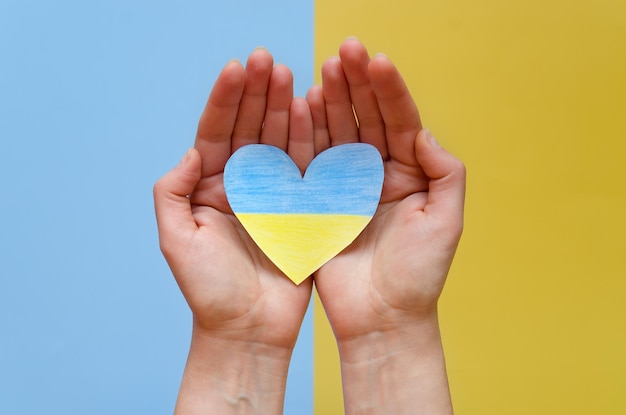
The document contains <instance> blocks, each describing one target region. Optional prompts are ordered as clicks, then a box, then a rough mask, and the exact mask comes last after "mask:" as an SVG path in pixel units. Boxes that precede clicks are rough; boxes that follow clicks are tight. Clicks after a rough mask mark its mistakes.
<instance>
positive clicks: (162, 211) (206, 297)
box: [154, 48, 313, 349]
mask: <svg viewBox="0 0 626 415" xmlns="http://www.w3.org/2000/svg"><path fill="white" fill-rule="evenodd" d="M292 96H293V77H292V74H291V72H290V71H289V69H288V68H287V67H285V66H283V65H276V66H274V64H273V58H272V56H271V55H270V54H269V53H268V52H267V51H266V50H265V49H262V48H260V49H257V50H255V51H254V52H253V53H252V54H251V55H250V57H249V58H248V61H247V63H246V66H245V68H244V67H243V66H242V64H241V63H239V62H238V61H231V62H229V63H228V64H227V65H226V66H225V67H224V69H223V70H222V72H221V74H220V75H219V77H218V79H217V81H216V83H215V85H214V88H213V90H212V92H211V94H210V97H209V99H208V102H207V104H206V107H205V109H204V112H203V113H202V116H201V119H200V122H199V125H198V132H197V137H196V141H195V145H194V148H192V149H191V150H190V151H189V152H188V153H187V154H186V155H185V157H184V158H183V160H182V161H181V163H180V164H179V165H178V166H177V167H176V168H174V169H173V170H172V171H170V172H169V173H167V174H166V175H165V176H164V177H163V178H162V179H160V180H159V181H158V182H157V184H156V185H155V188H154V196H155V207H156V213H157V221H158V227H159V238H160V243H161V249H162V251H163V253H164V256H165V258H166V260H167V262H168V264H169V265H170V268H171V269H172V272H173V274H174V276H175V278H176V281H177V283H178V285H179V287H180V289H181V291H182V293H183V295H184V296H185V299H186V300H187V302H188V304H189V306H190V308H191V310H192V312H193V316H194V330H201V331H203V332H205V333H210V335H211V336H215V337H221V338H223V339H227V340H237V341H244V342H250V343H259V344H265V345H270V346H278V347H283V348H288V349H290V348H292V347H293V345H294V344H295V341H296V338H297V335H298V331H299V328H300V324H301V322H302V319H303V317H304V314H305V312H306V308H307V305H308V302H309V298H310V294H311V286H312V282H311V279H309V280H307V281H304V282H303V283H302V284H300V285H299V286H296V285H294V284H293V283H292V282H291V281H290V280H289V279H287V278H286V277H285V276H284V275H283V274H282V273H281V272H280V271H279V270H278V269H277V268H276V267H275V266H274V265H273V264H272V263H271V262H270V261H269V260H268V259H267V258H266V257H265V255H263V253H262V252H261V251H260V250H259V249H258V247H257V246H256V245H255V243H254V242H253V241H252V240H251V239H250V237H249V236H248V234H247V233H246V232H245V231H244V229H243V228H242V227H241V224H240V223H239V221H238V220H237V219H236V218H235V216H234V215H233V212H232V211H231V210H230V208H229V206H228V203H227V200H226V196H225V193H224V185H223V172H224V166H225V164H226V161H227V160H228V158H229V157H230V155H231V154H232V153H233V152H234V151H236V150H237V149H238V148H240V147H241V146H243V145H246V144H254V143H263V144H270V145H274V146H277V147H280V148H281V149H283V150H285V151H287V152H288V154H289V155H290V156H291V157H292V158H293V159H294V160H296V162H297V164H298V166H299V167H300V169H301V170H304V169H305V168H306V165H307V164H308V162H309V161H310V159H311V158H312V157H313V145H312V141H313V131H312V120H311V115H310V110H309V107H308V104H307V102H306V101H305V100H304V99H302V98H296V99H294V98H293V97H292Z"/></svg>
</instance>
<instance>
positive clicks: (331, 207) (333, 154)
mask: <svg viewBox="0 0 626 415" xmlns="http://www.w3.org/2000/svg"><path fill="white" fill-rule="evenodd" d="M383 177H384V171H383V163H382V159H381V156H380V154H379V152H378V150H376V148H375V147H374V146H371V145H369V144H364V143H350V144H343V145H339V146H335V147H331V148H329V149H328V150H326V151H323V152H322V153H320V154H319V155H318V156H317V157H315V158H314V159H313V161H312V162H311V164H310V165H309V167H308V168H307V170H306V172H305V174H304V177H303V176H302V175H301V174H300V170H299V169H298V167H297V166H296V165H295V163H294V162H293V161H292V160H291V158H290V157H289V156H288V155H287V154H286V153H285V152H284V151H282V150H281V149H279V148H278V147H274V146H270V145H264V144H251V145H247V146H244V147H241V148H240V149H239V150H237V151H236V152H235V153H233V154H232V156H231V157H230V159H229V160H228V162H227V163H226V166H225V168H224V189H225V190H226V197H227V199H228V203H229V204H230V207H231V208H232V210H233V212H234V213H235V216H236V217H237V218H238V219H239V221H240V222H241V224H242V225H243V227H244V228H245V229H246V231H247V232H248V234H250V236H251V237H252V239H253V240H254V241H255V242H256V244H257V245H258V246H259V248H260V249H261V250H262V251H263V252H264V253H265V255H267V257H268V258H269V259H270V260H272V262H274V264H276V266H277V267H278V268H279V269H280V270H281V271H283V272H284V273H285V275H287V277H289V278H290V279H291V280H292V281H293V282H294V283H296V284H300V283H301V282H302V281H304V280H305V279H306V278H307V277H308V276H309V275H311V274H312V273H313V272H315V271H316V270H317V269H318V268H319V267H321V266H322V265H324V264H325V263H326V262H327V261H328V260H330V259H332V258H333V257H334V256H335V255H337V254H338V253H339V252H341V251H342V250H343V249H344V248H345V247H347V246H348V245H350V244H351V243H352V241H354V240H355V239H356V237H357V236H358V235H359V234H360V233H361V231H362V230H363V229H364V228H365V226H367V224H368V223H369V221H370V220H371V219H372V217H373V216H374V213H375V212H376V208H377V207H378V202H379V200H380V193H381V190H382V185H383Z"/></svg>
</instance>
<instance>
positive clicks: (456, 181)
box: [415, 129, 465, 235]
mask: <svg viewBox="0 0 626 415" xmlns="http://www.w3.org/2000/svg"><path fill="white" fill-rule="evenodd" d="M415 149H416V150H415V155H416V157H417V161H418V162H419V164H420V166H421V167H422V170H423V171H424V173H425V174H426V176H428V178H429V184H428V201H427V204H426V207H425V208H424V211H425V212H426V213H427V214H429V215H433V216H435V217H439V218H441V220H442V221H445V222H446V224H447V226H449V227H452V228H453V229H456V231H457V232H458V234H459V235H460V233H461V229H462V228H463V206H464V203H465V166H464V165H463V163H462V162H461V161H460V160H459V159H457V158H456V157H454V156H453V155H452V154H450V153H449V152H447V151H446V150H445V149H443V148H442V147H440V146H439V144H437V142H436V141H435V139H434V138H433V136H432V135H431V133H430V131H428V130H427V129H423V130H421V131H420V132H419V134H418V135H417V138H416V144H415Z"/></svg>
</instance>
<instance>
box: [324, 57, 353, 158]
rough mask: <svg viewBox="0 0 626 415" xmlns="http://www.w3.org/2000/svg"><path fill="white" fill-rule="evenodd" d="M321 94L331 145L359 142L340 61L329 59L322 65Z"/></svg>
mask: <svg viewBox="0 0 626 415" xmlns="http://www.w3.org/2000/svg"><path fill="white" fill-rule="evenodd" d="M322 92H323V94H324V101H325V102H326V117H327V120H328V121H327V122H328V132H329V136H330V142H331V145H333V146H336V145H340V144H345V143H356V142H358V141H359V130H358V128H357V124H356V119H355V118H354V111H353V109H352V101H351V100H350V91H349V89H348V82H347V81H346V77H345V75H344V72H343V67H342V65H341V60H340V59H339V58H337V57H335V58H330V59H328V60H326V62H324V64H323V65H322Z"/></svg>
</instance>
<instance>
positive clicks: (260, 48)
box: [254, 45, 267, 50]
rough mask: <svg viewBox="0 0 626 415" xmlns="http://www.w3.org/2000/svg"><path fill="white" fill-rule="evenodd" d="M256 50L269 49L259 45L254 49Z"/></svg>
mask: <svg viewBox="0 0 626 415" xmlns="http://www.w3.org/2000/svg"><path fill="white" fill-rule="evenodd" d="M254 50H267V48H266V47H265V46H263V45H259V46H257V47H256V48H254Z"/></svg>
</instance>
